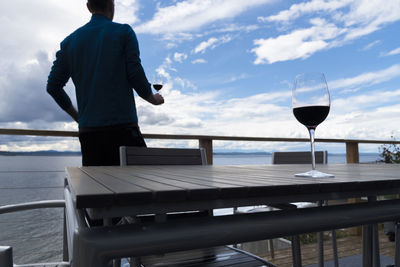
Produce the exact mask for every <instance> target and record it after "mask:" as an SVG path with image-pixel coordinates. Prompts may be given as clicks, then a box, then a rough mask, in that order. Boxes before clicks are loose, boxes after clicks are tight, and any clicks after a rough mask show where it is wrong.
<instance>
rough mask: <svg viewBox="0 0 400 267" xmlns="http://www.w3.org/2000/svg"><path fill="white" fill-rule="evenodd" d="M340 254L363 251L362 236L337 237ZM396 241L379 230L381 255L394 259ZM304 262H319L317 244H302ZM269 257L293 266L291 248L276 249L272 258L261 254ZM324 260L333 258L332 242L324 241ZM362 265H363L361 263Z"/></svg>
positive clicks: (279, 263)
mask: <svg viewBox="0 0 400 267" xmlns="http://www.w3.org/2000/svg"><path fill="white" fill-rule="evenodd" d="M337 245H338V255H339V258H343V257H348V256H353V255H357V254H361V253H362V237H361V236H349V237H344V238H339V239H337ZM394 246H395V245H394V242H389V240H388V237H387V236H386V235H385V234H384V233H383V231H382V230H380V231H379V248H380V253H381V255H385V256H388V257H391V258H393V259H394V252H395V248H394ZM301 254H302V264H303V266H307V265H311V264H317V263H318V248H317V244H309V245H302V246H301ZM260 256H262V257H264V258H265V259H267V260H268V261H269V262H271V263H273V264H275V265H276V266H278V267H291V266H292V252H291V249H280V250H276V251H275V257H274V259H272V258H271V257H270V256H269V255H260ZM324 260H325V261H330V260H333V251H332V242H331V241H330V240H329V241H325V242H324ZM360 266H361V265H360Z"/></svg>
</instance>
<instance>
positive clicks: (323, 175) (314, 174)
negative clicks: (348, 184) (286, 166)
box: [294, 170, 335, 178]
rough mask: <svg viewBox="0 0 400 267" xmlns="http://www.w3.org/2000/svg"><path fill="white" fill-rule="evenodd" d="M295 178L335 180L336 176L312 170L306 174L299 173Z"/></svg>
mask: <svg viewBox="0 0 400 267" xmlns="http://www.w3.org/2000/svg"><path fill="white" fill-rule="evenodd" d="M294 176H296V177H312V178H333V177H335V175H333V174H329V173H323V172H320V171H317V170H311V171H308V172H304V173H297V174H295V175H294Z"/></svg>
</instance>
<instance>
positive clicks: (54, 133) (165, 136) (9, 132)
mask: <svg viewBox="0 0 400 267" xmlns="http://www.w3.org/2000/svg"><path fill="white" fill-rule="evenodd" d="M0 134H1V135H32V136H51V137H78V132H77V131H55V130H30V129H0ZM143 137H144V138H148V139H180V140H200V139H208V140H216V141H261V142H310V139H308V138H286V137H246V136H213V135H183V134H143ZM315 141H316V142H320V143H360V144H400V141H396V140H362V139H333V138H316V139H315Z"/></svg>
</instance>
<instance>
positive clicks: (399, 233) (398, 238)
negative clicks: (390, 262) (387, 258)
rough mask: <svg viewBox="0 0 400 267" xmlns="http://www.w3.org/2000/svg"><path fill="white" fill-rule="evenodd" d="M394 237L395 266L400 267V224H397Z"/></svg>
mask: <svg viewBox="0 0 400 267" xmlns="http://www.w3.org/2000/svg"><path fill="white" fill-rule="evenodd" d="M394 236H395V250H394V251H395V253H394V266H400V223H399V222H396V223H395V226H394Z"/></svg>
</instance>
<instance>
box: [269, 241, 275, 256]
mask: <svg viewBox="0 0 400 267" xmlns="http://www.w3.org/2000/svg"><path fill="white" fill-rule="evenodd" d="M268 244H269V252H270V253H271V258H273V259H274V258H275V249H274V240H273V239H269V240H268Z"/></svg>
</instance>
